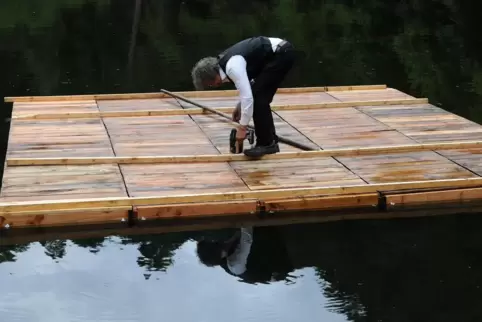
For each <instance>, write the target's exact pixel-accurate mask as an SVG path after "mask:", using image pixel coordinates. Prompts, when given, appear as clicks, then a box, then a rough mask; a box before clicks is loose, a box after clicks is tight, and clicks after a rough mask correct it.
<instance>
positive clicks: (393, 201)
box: [386, 188, 482, 210]
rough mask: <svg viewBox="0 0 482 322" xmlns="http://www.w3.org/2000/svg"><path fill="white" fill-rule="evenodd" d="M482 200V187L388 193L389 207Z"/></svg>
mask: <svg viewBox="0 0 482 322" xmlns="http://www.w3.org/2000/svg"><path fill="white" fill-rule="evenodd" d="M481 200H482V188H472V189H453V190H446V191H424V192H415V193H401V194H387V195H386V201H387V207H388V209H390V210H392V209H397V208H401V207H405V206H415V205H421V206H428V205H431V204H434V203H435V204H446V203H450V204H455V203H460V204H462V203H464V202H473V201H481Z"/></svg>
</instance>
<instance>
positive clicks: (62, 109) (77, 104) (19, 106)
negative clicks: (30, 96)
mask: <svg viewBox="0 0 482 322" xmlns="http://www.w3.org/2000/svg"><path fill="white" fill-rule="evenodd" d="M67 112H70V113H72V112H73V113H85V112H98V108H97V103H96V102H95V100H85V101H53V102H25V103H23V102H15V103H13V109H12V116H13V117H19V116H24V115H28V114H36V113H67Z"/></svg>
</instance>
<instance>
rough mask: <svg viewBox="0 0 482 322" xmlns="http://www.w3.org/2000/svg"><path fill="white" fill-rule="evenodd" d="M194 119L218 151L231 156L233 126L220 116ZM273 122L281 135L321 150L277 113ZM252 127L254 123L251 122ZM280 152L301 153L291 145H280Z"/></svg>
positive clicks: (195, 116) (198, 116)
mask: <svg viewBox="0 0 482 322" xmlns="http://www.w3.org/2000/svg"><path fill="white" fill-rule="evenodd" d="M192 119H193V120H194V121H195V122H196V123H197V124H198V125H199V127H200V128H201V129H202V131H203V132H204V133H205V135H206V136H207V137H208V138H209V139H210V140H211V142H213V144H214V145H215V147H216V149H217V150H218V151H219V152H220V153H222V154H229V153H230V152H229V134H230V132H231V129H233V128H234V126H233V125H231V124H229V123H228V122H225V121H223V118H222V117H220V116H218V115H193V116H192ZM273 120H274V122H275V127H276V131H277V133H278V134H279V135H281V136H283V137H285V138H287V139H291V140H294V141H296V142H299V143H302V144H305V145H308V146H310V147H312V148H314V149H319V147H317V146H316V145H315V144H313V143H312V142H311V141H310V140H309V139H308V138H306V137H305V136H303V135H302V134H300V133H299V132H298V131H297V130H296V129H295V128H293V127H292V126H291V125H290V124H288V123H286V122H284V121H283V120H282V119H281V118H280V117H279V116H278V115H276V113H273ZM250 125H251V126H253V125H254V123H253V121H252V120H251V122H250ZM244 148H245V149H247V148H250V145H249V142H248V141H247V140H245V141H244ZM280 150H281V151H283V152H295V151H299V149H298V148H294V147H292V146H290V145H287V144H284V143H280Z"/></svg>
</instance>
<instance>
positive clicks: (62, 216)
mask: <svg viewBox="0 0 482 322" xmlns="http://www.w3.org/2000/svg"><path fill="white" fill-rule="evenodd" d="M130 209H131V207H115V208H106V209H81V210H60V211H46V212H40V213H28V212H25V213H16V214H6V215H4V216H0V227H5V226H6V225H8V227H9V228H32V227H59V226H78V225H88V224H107V223H118V222H121V221H122V220H124V222H127V220H128V211H129V210H130Z"/></svg>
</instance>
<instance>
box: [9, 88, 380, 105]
mask: <svg viewBox="0 0 482 322" xmlns="http://www.w3.org/2000/svg"><path fill="white" fill-rule="evenodd" d="M386 88H387V85H385V84H381V85H357V86H319V87H318V86H315V87H294V88H293V87H288V88H286V87H284V88H280V89H278V93H287V94H292V93H309V92H331V91H355V90H377V89H386ZM174 93H176V94H181V95H183V96H185V97H193V98H199V97H219V96H236V95H237V94H238V93H239V91H237V90H225V91H217V90H212V91H204V92H200V91H188V92H174ZM167 97H169V96H167V95H166V94H164V93H160V92H154V93H123V94H87V95H55V96H12V97H5V98H4V101H5V102H6V103H13V102H50V101H70V100H72V101H80V100H129V99H152V98H167Z"/></svg>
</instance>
